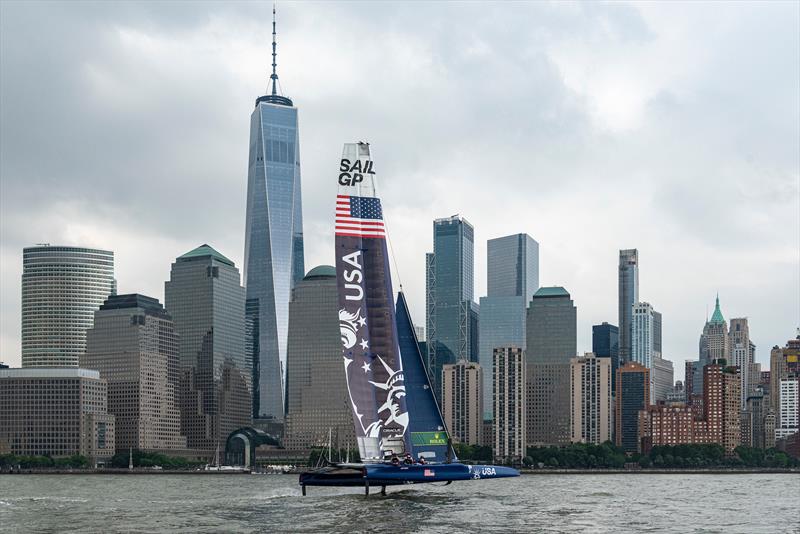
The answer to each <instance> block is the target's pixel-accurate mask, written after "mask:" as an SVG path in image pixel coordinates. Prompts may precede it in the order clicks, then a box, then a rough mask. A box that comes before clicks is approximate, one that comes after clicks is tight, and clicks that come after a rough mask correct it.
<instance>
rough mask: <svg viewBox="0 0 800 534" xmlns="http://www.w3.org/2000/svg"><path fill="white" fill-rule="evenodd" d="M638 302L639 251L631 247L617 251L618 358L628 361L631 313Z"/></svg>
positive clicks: (630, 342)
mask: <svg viewBox="0 0 800 534" xmlns="http://www.w3.org/2000/svg"><path fill="white" fill-rule="evenodd" d="M637 302H639V252H638V251H637V250H636V249H635V248H633V249H626V250H620V251H619V359H620V361H621V362H628V361H630V357H631V345H632V343H633V342H632V338H631V313H632V311H633V305H634V304H635V303H637Z"/></svg>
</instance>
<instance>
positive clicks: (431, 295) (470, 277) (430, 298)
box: [425, 215, 479, 401]
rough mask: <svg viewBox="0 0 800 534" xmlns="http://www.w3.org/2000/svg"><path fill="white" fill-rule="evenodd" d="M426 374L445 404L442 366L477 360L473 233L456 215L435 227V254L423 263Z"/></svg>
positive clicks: (469, 225)
mask: <svg viewBox="0 0 800 534" xmlns="http://www.w3.org/2000/svg"><path fill="white" fill-rule="evenodd" d="M425 267H426V286H427V287H426V309H427V312H428V316H427V325H426V335H427V340H428V341H427V343H428V372H429V373H430V374H431V381H432V382H433V383H434V384H435V386H434V388H435V393H436V396H437V398H438V399H439V400H440V401H441V395H442V367H443V366H444V365H445V364H449V363H456V362H457V361H460V360H468V361H473V362H477V361H478V309H479V308H478V305H477V304H476V303H475V302H474V300H473V298H474V291H475V290H474V270H475V231H474V229H473V227H472V225H471V224H470V223H469V222H467V220H466V219H464V218H463V217H460V216H458V215H453V216H452V217H447V218H444V219H436V220H435V221H434V222H433V253H429V254H427V255H426V258H425Z"/></svg>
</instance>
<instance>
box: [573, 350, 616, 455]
mask: <svg viewBox="0 0 800 534" xmlns="http://www.w3.org/2000/svg"><path fill="white" fill-rule="evenodd" d="M570 366H571V373H570V374H571V380H570V393H571V397H572V398H571V401H572V402H571V404H570V407H571V420H572V442H573V443H594V444H600V443H604V442H606V441H609V440H611V413H612V412H611V359H610V358H598V357H596V356H595V355H594V354H592V353H591V352H589V353H586V355H584V356H582V357H581V356H578V357H575V358H572V360H571V361H570Z"/></svg>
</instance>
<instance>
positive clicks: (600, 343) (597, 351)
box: [592, 321, 619, 394]
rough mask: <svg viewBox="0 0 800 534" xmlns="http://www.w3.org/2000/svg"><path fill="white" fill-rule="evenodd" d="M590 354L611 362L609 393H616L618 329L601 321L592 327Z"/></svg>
mask: <svg viewBox="0 0 800 534" xmlns="http://www.w3.org/2000/svg"><path fill="white" fill-rule="evenodd" d="M592 352H593V353H594V355H595V356H597V357H598V358H609V359H610V360H611V393H612V394H613V393H614V392H615V391H616V385H617V369H618V368H619V328H618V327H616V326H614V325H613V324H608V323H607V322H605V321H603V324H596V325H593V326H592Z"/></svg>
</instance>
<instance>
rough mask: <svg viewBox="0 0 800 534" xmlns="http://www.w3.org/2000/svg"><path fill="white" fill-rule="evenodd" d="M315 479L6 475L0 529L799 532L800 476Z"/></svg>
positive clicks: (0, 481)
mask: <svg viewBox="0 0 800 534" xmlns="http://www.w3.org/2000/svg"><path fill="white" fill-rule="evenodd" d="M362 491H363V490H359V491H356V490H353V489H335V490H334V489H323V488H309V494H308V496H307V497H302V496H301V495H300V490H299V487H298V485H297V477H295V476H289V475H271V476H270V475H262V476H255V475H241V476H170V475H140V476H126V475H91V476H79V475H69V476H67V475H64V476H51V475H37V476H17V475H11V476H8V475H5V476H0V532H2V533H7V532H14V533H16V532H24V533H39V532H58V533H61V532H75V533H77V532H80V533H101V532H102V533H106V532H147V533H150V532H170V533H171V532H182V533H183V532H185V533H189V532H191V533H194V532H345V533H354V532H365V531H370V532H386V533H401V532H447V533H451V532H478V531H481V532H659V533H661V532H680V533H684V532H725V533H726V534H729V533H739V532H741V533H758V532H763V533H769V534H774V533H781V532H792V533H800V524H798V512H797V510H798V507H800V502H799V500H800V476H798V475H791V474H769V475H536V476H523V477H520V478H517V479H506V480H487V481H481V482H463V483H455V484H452V485H450V486H432V485H430V484H426V485H420V486H406V487H399V488H394V489H392V488H389V490H388V491H389V495H388V496H387V497H380V496H379V495H371V496H370V497H369V498H365V497H364V496H363V494H362Z"/></svg>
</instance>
